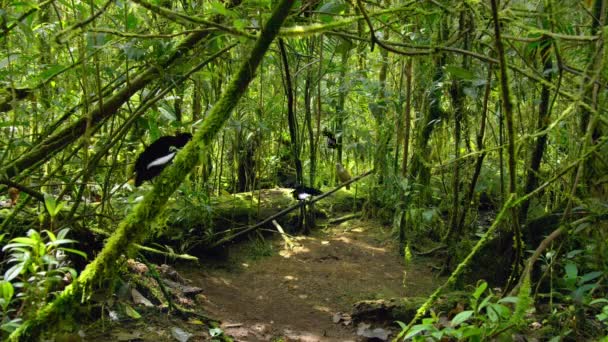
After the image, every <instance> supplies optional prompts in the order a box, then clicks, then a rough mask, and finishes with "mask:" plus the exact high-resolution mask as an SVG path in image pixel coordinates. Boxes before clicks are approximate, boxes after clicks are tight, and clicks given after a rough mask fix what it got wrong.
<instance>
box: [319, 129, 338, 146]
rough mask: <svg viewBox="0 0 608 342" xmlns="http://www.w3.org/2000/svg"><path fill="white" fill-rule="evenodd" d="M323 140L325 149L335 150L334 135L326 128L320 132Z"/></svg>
mask: <svg viewBox="0 0 608 342" xmlns="http://www.w3.org/2000/svg"><path fill="white" fill-rule="evenodd" d="M321 133H322V134H323V135H324V136H325V138H326V139H327V147H328V148H337V147H338V140H337V139H336V135H335V134H334V133H333V132H331V131H330V130H328V129H327V128H323V132H321Z"/></svg>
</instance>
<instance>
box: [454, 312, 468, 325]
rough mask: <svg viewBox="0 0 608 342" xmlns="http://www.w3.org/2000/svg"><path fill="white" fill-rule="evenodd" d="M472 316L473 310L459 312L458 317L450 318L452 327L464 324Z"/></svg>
mask: <svg viewBox="0 0 608 342" xmlns="http://www.w3.org/2000/svg"><path fill="white" fill-rule="evenodd" d="M472 315H473V310H465V311H463V312H460V313H459V314H458V315H456V316H454V318H452V326H453V327H457V326H458V325H460V324H462V323H464V322H466V321H467V320H468V319H469V318H471V316H472Z"/></svg>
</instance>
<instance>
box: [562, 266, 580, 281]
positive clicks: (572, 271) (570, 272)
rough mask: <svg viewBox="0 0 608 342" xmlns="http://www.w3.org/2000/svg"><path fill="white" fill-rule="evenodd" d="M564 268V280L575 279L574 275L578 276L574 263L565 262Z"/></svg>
mask: <svg viewBox="0 0 608 342" xmlns="http://www.w3.org/2000/svg"><path fill="white" fill-rule="evenodd" d="M564 270H565V271H566V276H565V279H566V281H568V280H570V281H571V280H572V279H576V277H577V276H578V268H577V267H576V264H575V263H572V262H569V263H567V264H566V266H564Z"/></svg>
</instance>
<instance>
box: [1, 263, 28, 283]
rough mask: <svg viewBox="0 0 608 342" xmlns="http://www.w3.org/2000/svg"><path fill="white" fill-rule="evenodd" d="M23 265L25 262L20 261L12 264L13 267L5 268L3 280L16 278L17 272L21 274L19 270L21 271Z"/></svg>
mask: <svg viewBox="0 0 608 342" xmlns="http://www.w3.org/2000/svg"><path fill="white" fill-rule="evenodd" d="M23 267H25V264H24V263H22V262H20V263H18V264H15V265H13V267H11V268H9V269H8V270H6V272H4V280H6V281H11V280H13V279H15V278H17V277H18V276H19V274H21V271H23Z"/></svg>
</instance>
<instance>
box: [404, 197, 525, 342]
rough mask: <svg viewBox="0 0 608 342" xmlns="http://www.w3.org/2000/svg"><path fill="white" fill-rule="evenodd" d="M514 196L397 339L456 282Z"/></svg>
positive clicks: (507, 209)
mask: <svg viewBox="0 0 608 342" xmlns="http://www.w3.org/2000/svg"><path fill="white" fill-rule="evenodd" d="M514 198H515V195H514V194H511V195H510V197H509V198H508V199H507V201H506V202H505V204H504V205H503V207H502V209H501V210H500V212H499V213H498V215H496V219H495V220H494V223H492V226H490V228H488V231H486V233H485V234H484V235H483V236H482V237H481V239H479V241H477V244H476V245H475V246H474V247H473V249H472V250H471V252H470V253H469V255H467V256H466V257H465V258H464V260H463V261H462V262H461V263H460V264H459V265H458V267H456V269H455V270H454V272H452V274H451V275H450V277H449V278H448V280H447V281H446V282H445V283H444V284H443V285H441V286H440V287H439V288H437V290H435V292H433V294H431V295H430V296H429V298H428V299H427V300H426V302H424V304H422V306H420V308H418V311H417V312H416V315H415V316H414V318H412V320H411V321H410V322H409V324H408V325H407V327H406V328H405V329H404V330H403V331H402V332H401V333H400V334H399V336H398V337H397V339H398V338H399V337H401V336H404V335H405V334H407V332H408V331H409V330H410V329H411V328H412V327H413V326H414V324H415V323H416V321H418V320H419V319H420V318H422V315H424V314H425V313H426V312H427V311H428V310H429V309H430V308H431V305H433V303H434V302H435V301H436V300H437V298H439V295H441V293H442V292H443V291H444V290H445V289H447V288H448V287H449V286H452V285H453V284H454V283H455V282H456V280H458V278H459V277H460V276H461V275H462V273H463V272H464V270H465V269H466V267H468V265H469V264H470V262H471V260H473V257H474V256H475V255H476V254H477V253H478V252H479V251H480V250H481V248H482V247H483V246H485V244H486V243H487V242H488V241H489V239H490V238H491V237H492V236H493V235H494V232H495V231H496V229H498V227H499V224H500V222H502V220H503V218H504V217H505V214H507V212H508V211H509V210H511V209H512V207H513V205H514V203H515V200H514ZM397 339H395V340H397Z"/></svg>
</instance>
